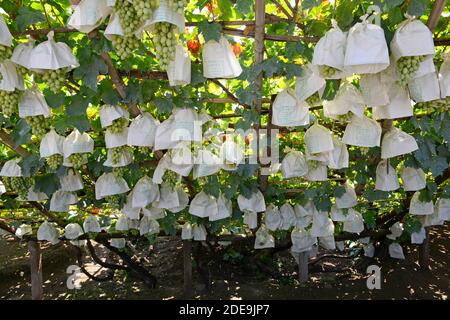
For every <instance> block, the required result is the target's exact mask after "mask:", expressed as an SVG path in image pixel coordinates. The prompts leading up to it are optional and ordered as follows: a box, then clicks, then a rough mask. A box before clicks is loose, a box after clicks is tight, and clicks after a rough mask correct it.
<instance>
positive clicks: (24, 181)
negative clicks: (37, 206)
mask: <svg viewBox="0 0 450 320" xmlns="http://www.w3.org/2000/svg"><path fill="white" fill-rule="evenodd" d="M2 180H3V184H4V185H5V188H6V190H8V191H11V192H17V194H18V196H19V198H20V199H26V198H27V197H28V190H29V189H30V187H31V179H30V178H24V177H2Z"/></svg>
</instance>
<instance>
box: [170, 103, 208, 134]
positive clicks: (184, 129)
mask: <svg viewBox="0 0 450 320" xmlns="http://www.w3.org/2000/svg"><path fill="white" fill-rule="evenodd" d="M173 115H174V120H175V130H174V131H173V132H172V140H174V141H197V142H200V141H202V127H201V126H202V124H203V123H202V121H201V120H199V117H198V114H197V113H196V112H195V111H194V110H193V109H189V108H181V109H176V110H174V111H173Z"/></svg>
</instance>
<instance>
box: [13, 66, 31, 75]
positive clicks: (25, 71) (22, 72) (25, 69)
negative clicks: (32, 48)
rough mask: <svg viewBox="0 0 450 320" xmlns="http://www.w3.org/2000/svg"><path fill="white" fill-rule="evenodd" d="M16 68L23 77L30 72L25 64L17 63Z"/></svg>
mask: <svg viewBox="0 0 450 320" xmlns="http://www.w3.org/2000/svg"><path fill="white" fill-rule="evenodd" d="M16 68H17V73H18V74H20V75H21V76H22V77H25V76H26V75H27V74H28V69H27V68H25V67H24V66H20V65H17V66H16Z"/></svg>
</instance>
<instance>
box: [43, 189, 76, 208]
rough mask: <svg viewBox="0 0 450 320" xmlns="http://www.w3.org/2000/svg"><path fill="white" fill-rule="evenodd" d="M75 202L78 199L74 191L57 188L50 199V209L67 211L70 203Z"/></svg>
mask: <svg viewBox="0 0 450 320" xmlns="http://www.w3.org/2000/svg"><path fill="white" fill-rule="evenodd" d="M77 202H78V199H77V196H76V195H75V194H74V193H72V192H68V191H62V190H58V191H55V193H53V195H52V198H51V200H50V211H53V212H67V211H69V209H70V205H71V204H75V203H77Z"/></svg>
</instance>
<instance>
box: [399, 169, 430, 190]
mask: <svg viewBox="0 0 450 320" xmlns="http://www.w3.org/2000/svg"><path fill="white" fill-rule="evenodd" d="M401 176H402V181H403V189H404V190H405V191H417V190H422V189H424V188H425V187H426V186H427V182H426V177H425V172H423V170H422V169H421V168H413V167H404V168H402V171H401Z"/></svg>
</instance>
